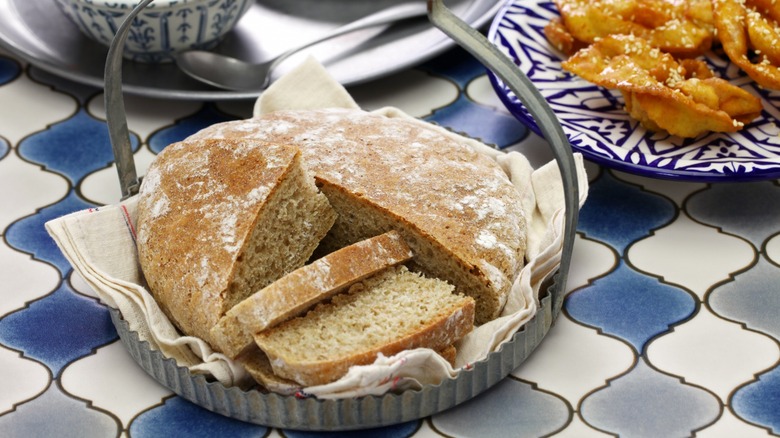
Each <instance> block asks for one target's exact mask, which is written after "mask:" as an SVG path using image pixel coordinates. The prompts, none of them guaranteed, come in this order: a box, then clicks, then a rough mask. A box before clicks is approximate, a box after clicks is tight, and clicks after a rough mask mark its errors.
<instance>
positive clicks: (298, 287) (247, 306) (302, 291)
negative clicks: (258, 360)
mask: <svg viewBox="0 0 780 438" xmlns="http://www.w3.org/2000/svg"><path fill="white" fill-rule="evenodd" d="M412 256H413V254H412V251H411V250H410V249H409V247H408V246H407V245H406V243H405V242H404V241H403V239H402V238H401V236H400V235H399V234H398V233H397V232H395V231H390V232H387V233H384V234H382V235H379V236H376V237H373V238H370V239H367V240H363V241H360V242H357V243H355V244H353V245H350V246H347V247H344V248H342V249H340V250H338V251H336V252H333V253H331V254H328V255H327V256H325V257H323V258H320V259H318V260H315V261H314V262H312V263H310V264H308V265H306V266H303V267H301V268H299V269H296V270H295V271H293V272H291V273H289V274H287V275H285V276H284V277H282V278H280V279H278V280H277V281H275V282H274V283H272V284H270V285H269V286H267V287H265V288H264V289H262V290H260V291H258V292H256V293H255V294H253V295H251V296H250V297H248V298H247V299H245V300H244V301H242V302H241V303H239V304H237V305H236V306H234V307H233V308H231V309H230V310H229V311H228V312H227V313H226V314H225V316H224V317H222V318H221V319H220V320H219V322H218V323H217V324H216V325H215V326H214V327H213V328H212V329H211V337H212V339H213V341H214V344H215V347H216V348H218V349H220V350H221V351H222V352H223V353H224V354H226V355H228V356H230V357H233V358H235V357H236V356H238V355H239V354H240V353H241V352H242V351H243V350H244V349H246V348H247V347H251V346H253V345H254V339H253V337H252V335H254V334H255V333H258V332H260V331H262V330H265V329H267V328H269V327H273V326H274V325H276V324H277V323H279V322H281V321H284V320H286V319H289V318H291V317H294V316H297V315H299V314H301V313H303V312H305V311H306V310H308V309H309V308H310V307H311V306H313V305H314V304H316V303H318V302H320V301H322V300H326V299H328V298H330V297H331V296H333V295H335V294H337V293H339V292H341V291H343V290H345V289H346V288H348V287H349V286H350V285H352V284H354V283H356V282H358V281H360V280H363V279H365V278H366V277H368V276H370V275H373V274H375V273H377V272H379V271H381V270H383V269H386V268H388V267H391V266H395V265H398V264H399V263H403V262H405V261H407V260H409V259H411V258H412Z"/></svg>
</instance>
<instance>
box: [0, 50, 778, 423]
mask: <svg viewBox="0 0 780 438" xmlns="http://www.w3.org/2000/svg"><path fill="white" fill-rule="evenodd" d="M350 91H351V92H352V94H353V96H355V98H356V99H357V100H358V102H359V103H360V104H361V106H363V107H364V108H366V109H374V108H378V107H381V106H385V105H393V106H397V107H400V108H401V109H403V110H405V111H407V112H408V113H410V114H413V115H415V116H418V117H421V118H424V119H425V120H429V121H432V122H436V123H439V124H441V125H444V126H447V127H450V128H452V129H454V130H457V131H462V132H465V133H468V134H469V135H472V136H475V137H479V138H481V139H483V140H484V141H486V142H488V143H493V144H496V145H498V146H499V147H501V148H504V149H508V150H510V149H511V150H521V151H523V152H524V153H526V154H527V155H528V156H529V159H531V161H532V163H535V164H539V163H543V162H545V161H547V160H549V159H550V155H549V152H548V151H547V150H546V146H545V145H544V142H543V140H541V139H539V138H538V137H536V136H534V135H533V134H530V133H529V131H528V130H527V129H526V128H525V127H524V126H523V125H522V124H520V123H519V122H518V121H516V120H515V119H514V118H512V117H511V116H510V115H509V113H508V112H507V111H506V110H505V109H504V108H503V107H502V105H501V103H500V101H499V100H498V98H497V97H496V96H495V94H494V93H493V90H492V89H491V87H490V85H489V83H488V81H487V79H486V76H485V73H484V70H483V68H482V67H481V66H480V65H479V64H478V63H477V62H475V61H474V60H473V59H472V58H470V57H469V56H468V55H466V54H465V53H464V52H462V51H460V50H453V51H450V52H448V53H446V54H444V55H442V56H441V57H439V58H437V59H434V60H432V61H431V62H428V63H425V64H424V65H421V66H419V67H417V68H415V69H410V70H407V71H404V72H400V73H398V74H395V75H392V76H390V77H387V78H384V79H380V80H377V81H375V82H372V83H370V84H364V85H360V86H356V87H354V88H352V89H351V90H350ZM0 101H1V102H4V103H5V104H4V105H0V187H3V189H2V190H0V202H2V205H3V208H2V209H0V233H2V239H0V284H2V287H1V288H0V291H1V292H0V293H2V299H0V369H2V370H3V371H4V375H5V378H4V379H2V380H0V435H1V436H79V437H85V436H101V437H102V436H117V435H122V436H133V437H143V436H172V435H177V436H182V435H184V436H217V435H231V436H279V435H280V434H281V435H283V436H287V437H301V438H303V437H312V438H313V437H325V436H352V437H363V436H366V437H368V436H372V437H374V436H381V437H388V438H397V437H410V436H420V437H483V436H517V437H535V436H552V435H554V436H560V437H606V436H615V435H619V436H627V437H631V436H638V437H641V436H694V435H695V436H700V437H719V436H772V435H774V436H780V408H778V406H780V319H778V318H777V315H778V312H780V294H779V293H778V292H780V291H778V286H777V285H778V284H780V220H778V218H780V185H779V184H778V181H764V182H753V183H747V184H717V185H711V184H697V183H680V182H670V181H661V180H652V179H648V178H644V177H638V176H634V175H629V174H624V173H620V172H615V171H610V170H607V169H604V168H600V167H598V166H596V165H594V164H591V163H588V171H589V177H590V180H591V181H590V182H591V190H590V197H589V200H588V202H587V204H586V206H585V208H584V209H583V211H582V215H581V221H580V226H579V230H578V231H579V233H578V237H577V242H576V245H575V255H574V257H575V260H574V264H573V268H572V271H571V273H570V281H569V287H570V293H569V295H568V297H567V299H566V301H565V303H564V306H565V307H564V312H563V313H562V314H561V316H560V318H559V320H558V322H557V323H556V325H555V326H554V327H553V328H552V330H551V331H550V334H549V336H548V338H547V339H546V340H545V342H543V343H542V345H541V346H540V347H539V349H538V351H537V352H536V353H535V354H534V355H532V356H531V358H530V359H529V360H528V361H527V362H526V363H524V364H523V365H522V366H521V367H519V368H518V369H517V370H515V371H514V372H513V373H512V374H511V375H510V377H508V378H507V379H505V380H504V381H502V382H501V383H499V384H498V385H496V386H495V387H493V388H492V389H490V390H489V391H488V392H486V393H485V394H482V395H480V396H478V397H476V398H475V399H473V400H470V401H468V402H466V403H464V404H462V405H460V406H457V407H455V408H454V409H452V410H450V411H447V412H443V413H440V414H438V415H435V416H434V417H432V418H426V419H423V420H419V421H413V422H410V423H406V424H399V425H395V426H392V427H386V428H381V429H375V430H370V431H353V432H349V433H340V434H328V433H312V432H307V433H304V432H296V431H272V430H268V429H267V428H265V427H262V426H257V425H251V424H245V423H241V422H238V421H235V420H232V419H228V418H224V417H221V416H219V415H216V414H213V413H210V412H209V411H207V410H206V409H204V408H201V407H198V406H195V405H192V404H190V403H189V402H186V401H184V400H183V399H181V398H179V397H178V396H176V395H175V394H173V393H172V392H171V391H170V390H168V389H166V388H163V387H161V386H160V385H158V384H157V383H156V382H155V381H154V380H152V379H151V378H150V377H149V376H147V375H146V374H145V373H143V371H141V370H140V368H138V367H137V366H135V364H134V363H133V362H132V360H131V359H130V357H129V355H128V354H127V352H126V351H125V350H124V349H123V348H122V346H121V344H120V343H118V342H117V336H116V332H115V330H114V328H113V326H112V325H111V323H110V321H109V317H108V313H107V311H106V310H105V308H104V307H103V306H102V305H101V304H100V303H99V302H98V301H97V299H96V298H95V297H94V294H92V293H91V291H90V290H89V287H88V286H86V285H85V284H84V282H83V281H82V280H81V279H80V278H78V277H77V276H75V275H73V272H72V269H71V268H70V266H69V265H68V263H67V262H66V261H65V260H64V258H63V257H62V255H61V254H60V253H59V251H58V250H57V249H56V247H55V246H54V244H53V242H52V241H51V239H50V238H49V237H48V236H47V235H46V233H45V231H44V230H43V224H44V222H45V221H47V220H48V219H51V218H54V217H57V216H60V215H62V214H66V213H69V212H72V211H76V210H81V209H84V208H89V207H93V206H97V205H100V204H105V203H112V202H115V201H116V200H117V198H118V193H119V189H118V184H117V182H116V173H115V170H114V168H113V166H112V164H111V155H110V148H109V146H108V144H109V143H108V138H107V133H106V130H105V127H104V124H103V121H104V108H103V107H102V93H101V90H98V89H94V88H90V87H86V86H82V85H79V84H74V83H71V82H69V81H67V80H64V79H60V78H58V77H56V76H53V75H51V74H48V73H46V72H43V71H41V70H38V69H36V68H30V67H29V66H25V65H23V63H21V62H20V61H18V60H17V59H14V58H13V57H12V56H10V55H8V54H2V53H0ZM9 103H13V104H12V105H10V104H9ZM126 103H127V109H128V116H129V126H130V128H131V130H132V133H133V147H134V149H135V151H136V161H137V164H138V167H139V171H141V173H143V171H144V170H145V168H146V166H147V165H148V163H149V162H150V161H151V160H152V159H153V158H154V155H155V154H156V153H158V152H159V151H160V150H162V148H164V147H165V146H166V145H167V144H169V143H171V142H172V141H176V140H178V139H181V138H183V137H185V136H187V135H188V134H190V133H192V132H194V131H197V130H198V129H200V128H202V127H204V126H207V125H209V124H211V123H214V122H218V121H222V120H230V119H235V118H239V117H246V116H248V115H249V114H250V111H251V102H215V103H200V102H170V101H164V100H153V99H146V98H140V97H133V96H128V98H127V102H126ZM42 419H43V420H42Z"/></svg>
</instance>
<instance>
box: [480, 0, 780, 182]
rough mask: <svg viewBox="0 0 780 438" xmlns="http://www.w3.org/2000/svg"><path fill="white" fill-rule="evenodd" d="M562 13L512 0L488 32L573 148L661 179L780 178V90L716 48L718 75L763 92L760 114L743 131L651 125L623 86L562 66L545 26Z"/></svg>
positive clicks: (514, 107) (536, 1) (514, 104)
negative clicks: (635, 113)
mask: <svg viewBox="0 0 780 438" xmlns="http://www.w3.org/2000/svg"><path fill="white" fill-rule="evenodd" d="M557 16H559V14H558V10H557V8H556V7H555V4H554V3H553V2H551V1H548V0H509V1H508V2H507V3H506V5H505V6H504V7H503V8H502V9H501V11H500V12H499V13H498V14H497V16H496V17H495V19H494V21H493V23H492V25H491V27H490V31H489V33H488V38H489V39H490V41H491V42H493V44H495V45H496V46H497V47H499V48H500V49H501V50H502V51H503V52H504V53H506V54H508V55H509V56H510V57H511V58H512V59H514V61H515V63H516V64H517V65H518V66H519V67H520V69H521V70H522V71H523V72H524V73H525V74H526V75H527V76H528V77H529V78H530V79H531V81H532V82H533V83H534V84H535V85H536V86H537V87H538V88H539V90H540V91H541V93H542V95H544V97H545V98H546V99H547V101H548V102H549V103H550V106H551V107H552V109H553V110H554V111H555V113H556V114H557V116H558V118H559V119H560V121H561V124H562V125H563V129H564V131H565V132H566V134H567V135H568V137H569V140H570V141H571V144H572V148H573V149H575V150H576V151H579V152H581V153H582V154H583V155H584V156H585V157H587V158H588V159H590V160H592V161H595V162H598V163H600V164H602V165H605V166H608V167H612V168H615V169H618V170H622V171H626V172H631V173H635V174H641V175H645V176H650V177H657V178H669V179H678V180H688V181H710V182H716V181H730V182H733V181H749V180H759V179H774V178H780V126H778V122H777V121H778V120H780V110H779V109H778V103H780V92H770V91H768V90H763V89H760V88H759V87H758V85H756V84H755V83H754V82H753V81H752V80H751V79H750V78H748V77H747V76H746V75H745V74H744V73H742V72H741V71H740V70H739V69H738V68H737V67H736V66H734V65H733V64H731V63H730V62H729V61H728V58H726V57H725V55H722V54H718V53H709V54H708V55H707V57H706V58H707V61H708V63H709V64H710V66H711V67H712V68H713V69H714V70H715V72H716V74H718V75H719V76H720V77H722V78H724V79H727V80H729V81H730V82H731V83H733V84H736V85H738V86H740V87H742V88H744V89H746V90H748V91H750V92H751V93H753V94H755V95H757V96H759V97H760V98H761V100H762V103H763V106H764V110H763V112H762V113H761V116H760V117H759V118H757V119H756V120H754V121H753V122H751V123H750V124H747V125H746V126H745V128H744V129H742V130H741V131H739V132H736V133H710V134H706V135H703V136H700V137H697V138H693V139H682V138H680V137H676V136H670V135H668V134H666V133H654V132H651V131H647V130H645V129H644V128H643V127H642V126H641V125H640V124H639V123H638V122H636V121H635V120H633V119H631V118H630V117H629V116H628V114H627V113H626V112H625V110H624V109H623V106H624V104H623V99H622V96H621V95H620V93H619V92H618V91H616V90H607V89H605V88H602V87H598V86H595V85H594V84H592V83H590V82H588V81H586V80H584V79H582V78H580V77H578V76H576V75H573V74H571V73H569V72H566V71H564V70H562V69H561V60H562V59H564V58H565V57H564V55H563V54H562V53H560V52H558V51H557V50H556V49H554V48H553V47H552V45H551V44H550V43H549V42H548V41H547V39H546V38H545V36H544V33H543V29H544V26H545V25H546V24H547V23H548V22H549V21H550V19H551V18H554V17H557ZM490 80H491V82H492V84H493V87H494V88H495V89H496V92H497V93H498V95H499V97H500V98H501V100H502V101H503V102H504V104H505V105H506V107H507V108H508V109H509V111H510V112H511V113H512V114H514V115H515V117H517V118H518V119H519V120H521V121H522V122H523V123H525V124H527V125H528V126H529V127H530V128H531V129H532V130H534V131H535V132H536V133H539V130H538V128H537V126H536V124H535V122H534V121H533V118H531V117H530V115H529V114H528V113H527V112H526V110H525V108H524V107H523V105H522V104H521V103H520V101H519V100H518V99H517V98H516V97H515V95H514V93H513V92H512V91H510V90H509V88H507V87H506V86H505V85H503V83H501V81H500V80H499V79H498V78H496V77H495V76H494V75H492V74H490Z"/></svg>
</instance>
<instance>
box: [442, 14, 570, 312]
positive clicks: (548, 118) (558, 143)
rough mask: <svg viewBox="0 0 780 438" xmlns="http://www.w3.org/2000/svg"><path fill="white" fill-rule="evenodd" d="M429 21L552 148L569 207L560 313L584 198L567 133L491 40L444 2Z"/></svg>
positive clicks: (556, 303)
mask: <svg viewBox="0 0 780 438" xmlns="http://www.w3.org/2000/svg"><path fill="white" fill-rule="evenodd" d="M428 19H429V20H430V21H431V23H432V24H433V25H434V26H436V27H437V28H439V29H440V30H441V31H442V32H444V33H445V34H447V36H449V37H450V38H452V39H453V40H454V41H455V42H456V43H458V45H460V46H461V47H462V48H463V49H465V50H466V51H468V52H469V53H471V54H472V55H473V56H474V57H475V58H477V59H478V60H479V61H480V62H481V63H482V64H483V65H484V66H485V67H487V68H488V69H490V71H492V72H493V73H494V74H495V75H496V76H498V77H499V78H500V79H501V80H502V81H503V82H504V83H505V84H506V85H507V86H508V87H509V89H511V90H512V91H513V92H514V93H515V95H516V96H517V98H518V99H520V101H521V102H522V103H523V105H525V107H526V109H527V110H528V112H529V113H530V114H531V116H533V118H534V119H535V120H536V123H537V125H539V128H540V129H541V131H542V134H544V137H545V138H546V139H547V141H548V143H549V144H550V147H551V148H552V152H553V155H554V156H555V160H556V162H557V163H558V168H559V169H560V172H561V181H562V183H563V190H564V207H565V217H564V219H565V230H564V236H563V250H562V254H561V264H560V267H559V270H558V279H557V282H556V283H557V285H558V287H557V291H558V294H559V296H554V297H553V311H554V314H557V312H558V310H560V307H561V305H562V303H563V294H564V293H565V291H566V277H567V276H568V272H569V267H570V266H571V258H572V252H573V250H574V237H575V232H576V230H577V218H578V213H579V198H580V195H579V185H578V181H577V168H576V165H575V162H574V157H573V155H572V151H571V145H570V144H569V140H568V138H567V137H566V134H564V132H563V128H562V127H561V124H560V122H558V118H557V117H556V116H555V114H554V113H553V111H552V109H551V108H550V106H549V105H548V104H547V101H546V100H545V98H544V96H542V94H541V93H540V92H539V90H537V89H536V87H535V86H534V84H533V83H532V82H531V80H530V79H528V77H527V76H526V75H525V74H524V73H523V72H522V71H520V69H519V68H518V67H517V66H516V65H515V64H514V63H513V62H512V61H511V60H510V59H509V58H508V57H507V56H505V55H504V54H503V53H501V52H500V51H499V50H498V48H496V46H494V45H493V44H492V43H491V42H490V41H488V39H487V38H485V37H484V36H483V35H482V34H481V33H479V32H478V31H477V30H476V29H474V28H472V27H471V26H470V25H468V24H467V23H465V22H464V21H463V20H461V19H460V18H458V17H457V16H456V15H455V14H453V13H452V12H451V11H450V10H449V9H447V7H446V6H445V5H444V2H443V0H428Z"/></svg>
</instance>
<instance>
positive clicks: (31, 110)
mask: <svg viewBox="0 0 780 438" xmlns="http://www.w3.org/2000/svg"><path fill="white" fill-rule="evenodd" d="M0 102H4V104H3V105H0V133H2V136H3V137H5V138H7V139H8V141H10V142H11V144H12V145H16V144H17V143H18V142H19V140H21V139H22V138H24V137H26V136H28V135H30V134H32V133H34V132H38V131H43V130H44V129H46V126H47V125H49V124H52V123H55V122H59V121H62V120H65V119H67V118H68V117H70V116H71V115H73V114H75V113H76V110H77V109H78V102H77V101H76V100H75V99H74V98H73V97H70V96H68V95H66V94H64V93H59V92H57V91H54V90H52V89H51V88H50V87H48V86H46V85H42V84H39V83H37V82H33V81H32V80H30V78H28V77H27V75H21V76H20V77H19V78H17V79H16V80H14V81H13V82H11V83H8V84H5V85H3V86H2V87H0ZM10 102H13V104H10ZM19 114H25V115H29V116H28V117H19ZM33 115H34V116H33Z"/></svg>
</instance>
